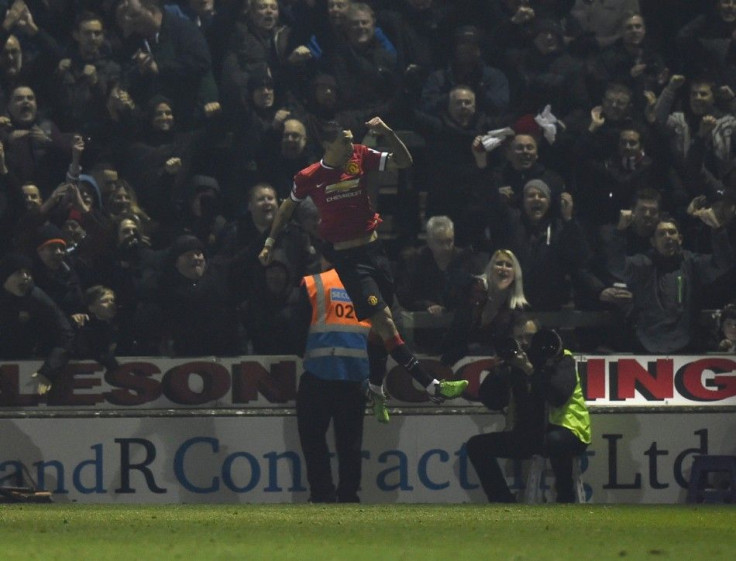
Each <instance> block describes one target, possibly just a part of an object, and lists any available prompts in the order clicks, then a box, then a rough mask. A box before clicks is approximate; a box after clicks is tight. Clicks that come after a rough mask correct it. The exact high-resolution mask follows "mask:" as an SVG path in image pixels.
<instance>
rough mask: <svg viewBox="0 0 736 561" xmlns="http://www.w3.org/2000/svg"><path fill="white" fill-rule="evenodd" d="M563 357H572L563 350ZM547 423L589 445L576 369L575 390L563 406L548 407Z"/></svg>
mask: <svg viewBox="0 0 736 561" xmlns="http://www.w3.org/2000/svg"><path fill="white" fill-rule="evenodd" d="M565 355H567V356H572V353H571V352H570V351H568V350H567V349H565ZM549 422H550V423H552V424H553V425H558V426H561V427H565V428H566V429H570V430H571V431H572V432H573V434H575V436H577V437H578V438H579V439H580V440H581V441H582V442H584V443H585V444H590V443H591V441H592V436H591V431H590V413H588V408H587V407H586V406H585V398H584V397H583V387H582V385H581V384H580V374H578V370H577V367H576V368H575V390H573V392H572V395H571V396H570V399H568V400H567V403H565V404H564V405H563V406H561V407H550V410H549Z"/></svg>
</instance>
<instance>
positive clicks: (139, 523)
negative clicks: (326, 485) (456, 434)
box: [0, 504, 736, 561]
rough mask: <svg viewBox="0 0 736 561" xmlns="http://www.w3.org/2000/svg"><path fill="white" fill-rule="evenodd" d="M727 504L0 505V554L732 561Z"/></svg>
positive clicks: (98, 558) (734, 517)
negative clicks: (720, 505)
mask: <svg viewBox="0 0 736 561" xmlns="http://www.w3.org/2000/svg"><path fill="white" fill-rule="evenodd" d="M735 529H736V507H717V506H711V505H707V506H690V505H687V506H686V505H673V506H663V505H647V506H639V505H611V506H605V505H541V506H526V505H518V506H516V505H514V506H488V505H408V504H401V505H303V504H301V505H155V506H152V505H147V506H140V505H79V504H75V505H61V504H52V505H0V559H2V560H3V561H7V560H16V559H18V560H20V559H23V560H34V559H38V560H41V559H42V560H44V561H50V560H59V561H87V560H95V561H105V560H113V559H114V560H122V559H126V560H139V559H144V560H147V559H151V560H154V559H155V560H156V561H166V560H170V559H172V560H173V559H183V560H206V561H210V560H212V561H217V560H230V559H239V560H240V559H242V560H245V559H248V560H250V559H268V560H270V561H281V560H291V559H293V560H302V559H304V560H309V561H328V560H333V559H335V560H337V559H340V560H345V561H362V560H366V561H390V560H407V561H425V560H427V561H429V560H441V561H456V560H463V559H484V560H486V559H487V560H493V561H495V560H514V561H522V560H530V561H555V560H560V561H586V560H590V561H601V560H607V559H618V560H620V559H630V560H632V561H638V560H644V559H667V560H670V559H678V560H687V561H698V560H701V559H703V560H708V561H721V560H723V561H733V559H734V558H736V530H735Z"/></svg>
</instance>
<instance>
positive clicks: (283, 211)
mask: <svg viewBox="0 0 736 561" xmlns="http://www.w3.org/2000/svg"><path fill="white" fill-rule="evenodd" d="M297 205H298V203H295V202H294V201H292V200H291V198H287V199H284V200H283V201H282V203H281V206H279V210H278V212H276V216H275V217H274V219H273V224H271V232H270V233H269V234H268V238H266V242H265V243H264V244H263V249H262V250H261V253H260V254H259V255H258V260H259V261H260V262H261V264H262V265H263V266H264V267H265V266H266V265H268V264H269V263H271V259H273V254H272V251H271V250H272V249H273V246H274V244H275V243H276V238H278V235H279V234H280V233H281V230H283V229H284V226H286V224H288V223H289V220H291V216H292V215H293V214H294V210H296V207H297Z"/></svg>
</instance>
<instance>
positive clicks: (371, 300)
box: [368, 294, 378, 306]
mask: <svg viewBox="0 0 736 561" xmlns="http://www.w3.org/2000/svg"><path fill="white" fill-rule="evenodd" d="M376 304H378V297H377V296H375V295H373V294H371V295H370V296H369V297H368V305H369V306H375V305H376Z"/></svg>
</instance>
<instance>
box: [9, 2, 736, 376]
mask: <svg viewBox="0 0 736 561" xmlns="http://www.w3.org/2000/svg"><path fill="white" fill-rule="evenodd" d="M0 11H4V13H3V14H2V15H1V16H0V21H1V23H0V47H1V50H0V108H1V109H2V116H0V257H2V262H3V266H2V272H3V277H4V278H3V279H2V282H3V283H4V285H3V289H4V290H3V294H2V298H1V299H0V302H3V305H4V306H5V305H6V303H7V302H12V303H13V306H14V307H13V311H12V313H11V312H10V311H9V310H10V308H7V309H6V310H5V311H4V312H3V314H1V315H0V318H1V319H2V321H3V322H4V323H3V324H2V325H0V338H3V339H4V338H5V337H6V333H7V332H9V330H13V329H15V333H14V338H13V340H17V339H18V335H19V334H20V333H23V334H24V337H27V338H32V337H36V340H35V341H27V340H26V342H25V343H24V345H23V346H22V349H23V352H22V353H21V352H20V349H21V346H20V345H19V344H18V346H17V348H16V349H15V350H14V351H13V352H12V354H4V356H2V357H0V358H3V359H8V358H32V357H39V356H41V357H45V356H47V354H48V340H49V339H52V340H54V343H53V345H55V346H53V348H54V349H56V351H55V352H57V355H58V354H59V352H61V351H59V348H62V349H63V352H64V353H67V354H68V356H70V357H72V358H74V357H76V358H94V359H96V360H99V361H100V362H102V363H103V364H105V365H106V366H107V367H110V368H112V367H114V365H115V364H116V363H115V356H135V355H158V354H165V355H173V356H187V355H188V356H195V355H218V356H233V355H238V354H248V353H252V354H298V353H299V352H300V349H297V348H295V341H294V340H292V339H293V338H291V337H290V336H289V334H290V333H291V332H292V330H290V328H289V326H290V322H291V310H292V307H293V305H294V302H295V300H296V292H297V291H296V287H298V285H299V282H300V280H301V278H302V277H303V276H304V275H305V274H311V273H315V272H318V271H319V257H320V240H319V239H317V238H316V237H315V230H316V228H315V224H316V220H318V217H317V216H316V214H315V209H314V208H313V207H310V205H308V204H303V205H301V206H300V208H299V212H298V213H297V214H298V216H297V220H294V221H293V222H292V223H291V224H289V226H288V228H287V230H286V231H285V233H284V234H283V235H282V236H280V238H279V240H278V242H277V244H276V246H275V251H276V257H275V259H274V261H273V263H271V264H270V265H269V266H268V267H262V266H261V265H260V264H259V262H258V252H259V251H260V249H261V248H262V247H263V242H264V240H265V239H266V237H267V236H268V232H269V230H270V225H271V223H272V221H273V218H274V215H275V212H276V210H277V208H278V204H279V200H280V199H283V198H284V197H286V196H288V193H289V190H290V188H291V178H292V177H293V175H294V174H295V173H296V172H297V171H299V170H300V169H302V168H303V167H305V166H307V165H309V164H311V163H313V162H315V161H317V160H318V158H319V154H321V152H322V151H321V147H320V143H319V131H320V128H321V125H322V124H323V123H326V122H328V121H338V122H339V123H340V124H341V125H342V126H343V127H345V128H349V129H351V130H352V131H353V133H354V136H355V138H356V140H357V141H360V140H361V139H363V138H364V137H365V136H366V132H367V129H366V127H365V122H366V121H367V120H368V119H369V118H370V117H373V116H376V115H377V116H380V117H381V118H382V119H384V120H385V121H387V122H390V123H391V124H392V127H393V128H394V129H396V130H403V131H411V132H412V134H415V135H417V137H418V138H421V139H422V142H421V143H418V144H417V147H416V148H415V149H413V156H414V161H415V165H414V168H413V169H412V170H411V172H410V178H406V177H403V178H402V179H403V180H404V181H410V182H411V186H412V188H413V189H415V190H417V191H421V192H424V193H426V206H424V207H422V208H420V206H419V204H418V202H417V201H418V200H420V199H419V198H414V199H412V198H409V199H403V202H404V204H405V206H406V204H407V201H409V203H411V204H410V207H408V208H402V209H401V211H400V215H401V217H402V219H404V220H408V221H412V222H413V221H416V223H421V220H420V216H421V217H422V218H429V219H430V220H431V218H432V217H435V218H439V217H442V218H441V219H438V220H434V221H433V222H430V223H429V224H428V225H427V228H426V236H427V245H428V247H427V248H423V247H422V240H421V238H420V235H423V232H421V231H420V230H421V229H419V228H417V229H416V231H412V230H411V229H409V230H406V229H404V230H402V231H403V232H404V233H406V232H407V231H408V232H409V235H408V236H404V239H402V246H401V250H402V251H400V252H399V251H396V252H395V253H394V255H392V257H393V258H394V260H395V263H396V267H397V273H398V276H399V279H398V281H399V282H398V286H399V293H398V295H399V303H400V304H401V305H402V306H403V307H404V308H406V309H408V310H412V311H428V312H430V313H432V314H436V315H441V314H443V313H451V312H454V311H455V310H458V309H459V310H461V312H460V313H461V314H463V315H465V314H470V315H471V316H472V314H473V313H476V312H477V313H476V316H477V317H478V318H480V317H482V313H481V312H478V311H477V310H476V312H472V310H471V311H467V307H468V302H472V296H471V294H472V293H473V291H474V290H476V289H475V288H474V286H475V284H474V282H473V278H474V277H473V275H478V274H480V273H481V272H482V271H483V270H484V269H485V268H486V265H487V264H488V263H489V259H490V257H491V256H493V255H496V257H498V255H501V256H502V257H503V256H505V258H506V261H508V262H509V263H511V264H512V265H513V267H514V269H518V273H519V274H518V277H519V281H520V280H521V272H523V282H524V292H523V295H525V302H524V304H525V306H527V307H529V308H531V310H533V311H540V312H547V311H559V310H563V309H567V308H575V309H580V310H607V311H610V312H612V313H615V314H618V315H619V316H621V317H622V318H624V324H626V325H627V326H629V327H630V333H631V338H626V337H617V338H611V337H609V336H608V335H610V334H607V333H606V332H605V330H604V331H603V332H601V333H600V334H599V336H598V337H594V338H593V339H594V340H591V341H588V344H589V348H588V349H587V350H594V349H596V348H601V347H603V346H604V345H602V343H607V344H609V346H610V343H611V342H612V341H614V340H615V341H618V342H619V343H620V346H619V347H618V348H614V349H613V350H617V351H647V352H703V351H708V350H714V351H715V350H718V349H719V348H720V349H721V350H724V349H727V348H731V349H732V348H733V345H731V346H730V347H729V346H728V345H727V344H726V343H723V341H727V340H729V339H731V338H730V336H729V335H728V334H727V332H725V331H724V332H723V333H720V334H719V333H711V334H708V333H700V332H699V331H698V326H697V320H696V316H697V314H698V313H699V312H700V310H702V309H705V308H712V309H720V308H724V307H725V306H726V305H727V304H729V303H730V302H732V301H733V300H734V299H736V282H735V281H736V276H735V273H736V269H735V268H734V263H735V262H736V261H734V258H733V255H732V251H731V245H732V244H731V242H732V241H733V238H734V232H736V229H735V228H734V222H733V220H732V217H733V215H734V207H735V205H736V165H735V164H736V145H733V143H732V140H731V135H732V133H733V131H734V126H735V125H736V94H734V92H735V91H736V54H735V53H736V2H734V1H733V0H456V1H450V0H373V1H366V2H356V1H352V0H278V1H277V0H179V1H178V2H177V1H175V0H169V1H168V2H166V1H161V0H119V1H115V0H111V1H107V0H103V1H99V0H85V1H71V0H69V1H61V2H54V3H45V2H37V1H35V0H14V1H12V2H11V1H10V0H8V2H5V3H2V8H0ZM380 141H381V139H380V138H370V135H368V137H366V143H368V142H372V143H373V145H380ZM421 200H424V199H423V198H422V199H421ZM382 210H383V209H381V208H380V206H379V208H378V211H379V212H381V211H382ZM662 224H665V225H667V224H669V225H671V226H674V232H672V231H671V230H672V228H663V227H662ZM448 232H449V234H448ZM448 235H449V237H450V238H451V239H449V240H448V239H445V240H444V241H445V245H447V244H448V243H449V244H450V246H448V247H445V248H444V254H443V249H442V247H441V243H440V240H441V238H442V236H444V237H445V238H447V237H448ZM668 240H669V241H668ZM672 240H674V242H673V241H672ZM672 243H674V244H675V245H676V247H674V248H673V247H670V246H671V245H672ZM454 245H457V246H458V248H459V249H461V250H462V251H459V252H457V253H455V248H454V247H452V246H454ZM498 250H505V252H502V253H501V254H496V252H497V251H498ZM512 258H513V259H512ZM25 263H28V266H27V267H26V266H25V265H24V267H23V268H22V270H23V271H26V269H27V274H26V273H23V274H16V273H18V271H20V270H21V269H19V267H20V265H19V264H25ZM494 264H495V261H494ZM509 266H510V265H509ZM493 270H494V269H493V266H491V265H490V264H489V267H488V269H487V275H486V278H487V279H488V278H491V277H490V276H489V275H490V274H491V272H492V271H493ZM683 271H684V273H683ZM26 276H30V277H32V279H33V283H34V284H35V289H33V290H36V289H38V290H40V291H42V292H43V293H44V295H45V296H38V295H37V294H36V295H35V296H34V297H35V299H36V301H37V302H42V303H43V306H44V308H43V309H44V310H45V311H44V312H43V314H44V317H53V318H54V322H48V321H46V322H45V324H44V325H45V329H47V330H53V329H54V325H58V326H59V327H58V328H57V330H60V331H62V332H63V336H61V335H59V334H57V335H56V336H55V337H54V336H51V335H49V334H46V335H44V336H43V337H41V336H40V335H38V334H36V335H33V330H28V329H24V330H22V331H21V330H19V327H18V326H19V325H21V324H22V323H23V322H22V319H23V318H24V317H25V318H26V319H27V320H28V318H31V319H32V318H33V314H32V313H31V314H30V315H29V314H28V313H27V311H28V310H25V309H24V308H23V306H22V305H21V304H19V303H18V302H19V301H20V300H18V299H19V298H21V296H24V295H28V294H30V292H29V291H30V290H31V289H30V282H29V281H28V280H27V279H26ZM622 283H626V286H621V284H622ZM6 284H7V286H6ZM489 290H490V289H489ZM463 291H465V293H467V294H466V296H467V297H465V296H464V294H465V293H464V292H463ZM13 298H15V300H13ZM49 300H50V301H51V303H53V304H55V305H56V307H58V310H59V311H60V313H61V314H62V316H63V317H60V316H58V312H57V311H54V310H50V309H49V306H50V305H51V303H50V302H49ZM38 306H41V304H37V307H38ZM656 306H659V308H660V309H659V310H658V311H657V310H654V311H653V310H652V308H653V307H656ZM34 309H35V308H34ZM38 309H39V310H40V309H41V308H38ZM16 312H17V313H16ZM39 313H40V312H39ZM24 314H25V315H24ZM6 316H7V317H6ZM653 316H656V319H655V320H652V319H651V318H652V317H653ZM39 317H40V316H39ZM468 317H470V316H468ZM642 317H644V318H645V321H650V324H649V325H647V326H644V327H642V326H641V324H640V320H641V318H642ZM19 318H20V319H19ZM647 318H649V319H648V320H647ZM65 320H66V321H65ZM28 321H30V320H28ZM652 321H653V322H654V323H652ZM19 322H20V323H19ZM729 322H732V318H731V316H729V319H727V320H726V325H728V326H730V323H729ZM67 323H68V325H67ZM70 328H71V329H72V330H74V334H75V335H74V337H70V336H69V329H70ZM729 328H730V327H729ZM683 331H686V332H687V334H686V335H683ZM450 332H451V333H453V334H454V335H455V336H456V335H457V333H458V332H462V330H461V331H458V330H457V329H451V330H450ZM272 333H278V334H279V336H277V337H271V336H269V334H272ZM641 333H647V334H648V335H646V336H643V337H639V336H638V335H640V334H641ZM52 335H53V334H52ZM708 335H710V336H712V338H711V339H709V337H708ZM662 340H666V341H665V342H662ZM467 343H468V342H467V341H464V342H463V341H455V342H454V343H453V346H454V347H453V348H457V347H458V346H459V347H463V346H467ZM44 345H46V346H45V347H44ZM6 346H7V345H6ZM43 349H46V350H43ZM3 352H4V353H5V350H4V351H3ZM448 352H454V351H450V350H448ZM8 353H10V351H8ZM19 353H20V354H19ZM62 354H63V353H62Z"/></svg>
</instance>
